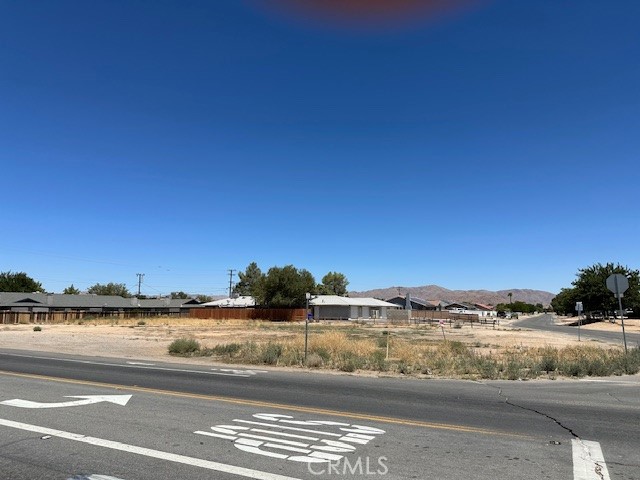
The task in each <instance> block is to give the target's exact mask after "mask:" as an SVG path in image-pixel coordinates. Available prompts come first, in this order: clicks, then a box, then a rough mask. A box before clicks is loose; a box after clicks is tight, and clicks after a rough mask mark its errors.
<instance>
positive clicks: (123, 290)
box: [87, 283, 131, 298]
mask: <svg viewBox="0 0 640 480" xmlns="http://www.w3.org/2000/svg"><path fill="white" fill-rule="evenodd" d="M87 293H93V294H95V295H117V296H119V297H125V298H128V297H130V296H131V293H130V292H129V290H128V289H127V286H126V285H125V284H124V283H107V284H106V285H102V284H100V283H96V284H95V285H93V286H91V287H89V289H88V290H87Z"/></svg>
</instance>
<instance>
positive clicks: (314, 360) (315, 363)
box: [307, 353, 324, 368]
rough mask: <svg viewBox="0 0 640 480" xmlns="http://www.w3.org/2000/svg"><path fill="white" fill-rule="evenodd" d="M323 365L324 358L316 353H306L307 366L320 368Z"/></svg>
mask: <svg viewBox="0 0 640 480" xmlns="http://www.w3.org/2000/svg"><path fill="white" fill-rule="evenodd" d="M323 365H324V359H323V358H322V357H321V356H320V355H318V354H317V353H310V354H309V355H307V367H309V368H320V367H322V366H323Z"/></svg>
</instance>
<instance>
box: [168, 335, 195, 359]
mask: <svg viewBox="0 0 640 480" xmlns="http://www.w3.org/2000/svg"><path fill="white" fill-rule="evenodd" d="M200 349H201V347H200V342H198V341H197V340H195V339H193V338H178V339H177V340H174V341H173V342H171V344H170V345H169V353H170V354H171V355H181V356H191V355H194V354H196V353H197V352H199V351H200Z"/></svg>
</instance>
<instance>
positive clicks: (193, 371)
mask: <svg viewBox="0 0 640 480" xmlns="http://www.w3.org/2000/svg"><path fill="white" fill-rule="evenodd" d="M0 355H4V356H7V357H20V358H35V359H38V360H56V361H59V362H71V363H82V364H85V365H102V366H105V367H121V368H136V369H140V370H160V371H164V372H178V373H199V374H202V375H221V376H225V377H242V378H249V377H251V376H252V375H250V374H247V375H245V374H237V373H227V372H220V371H217V372H213V371H210V372H209V371H204V370H187V369H182V368H169V367H150V366H144V365H127V364H125V363H106V362H94V361H91V360H75V359H69V358H55V357H40V356H37V355H20V354H18V353H0Z"/></svg>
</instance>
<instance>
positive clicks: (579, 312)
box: [576, 302, 582, 341]
mask: <svg viewBox="0 0 640 480" xmlns="http://www.w3.org/2000/svg"><path fill="white" fill-rule="evenodd" d="M576 311H577V312H578V341H580V326H581V325H582V302H576Z"/></svg>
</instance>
